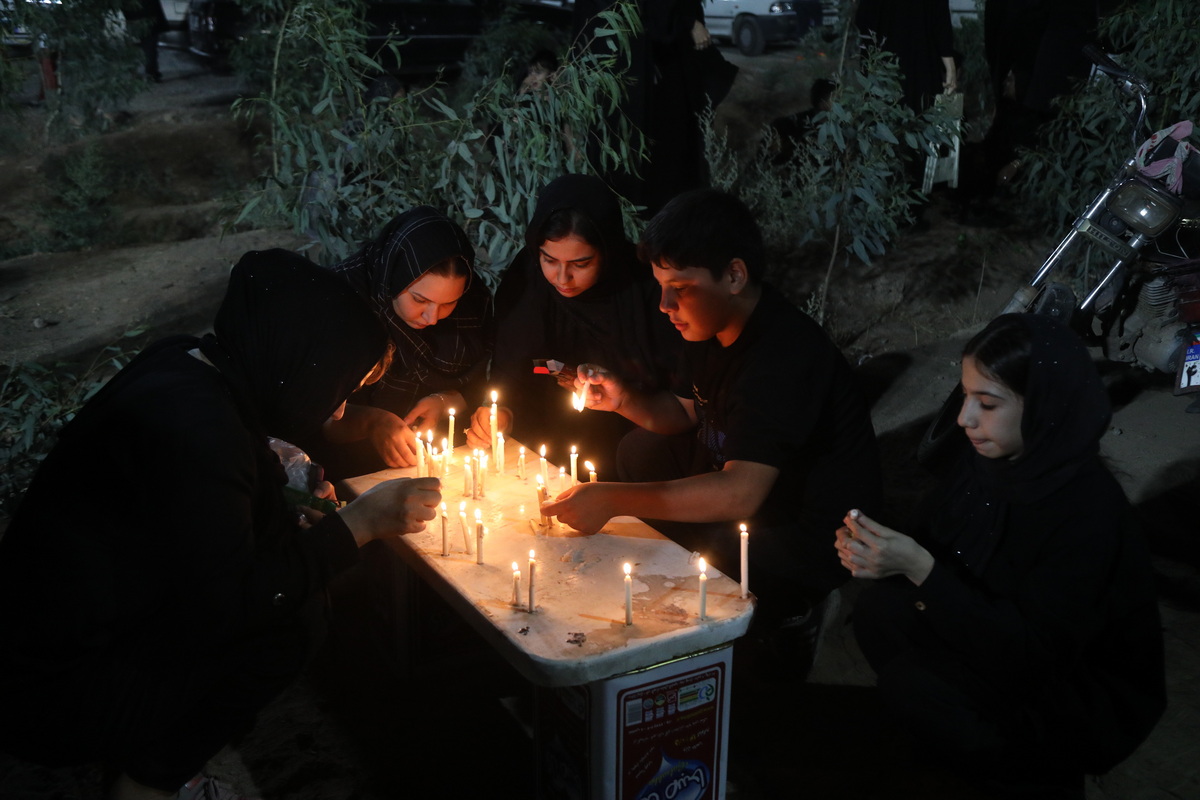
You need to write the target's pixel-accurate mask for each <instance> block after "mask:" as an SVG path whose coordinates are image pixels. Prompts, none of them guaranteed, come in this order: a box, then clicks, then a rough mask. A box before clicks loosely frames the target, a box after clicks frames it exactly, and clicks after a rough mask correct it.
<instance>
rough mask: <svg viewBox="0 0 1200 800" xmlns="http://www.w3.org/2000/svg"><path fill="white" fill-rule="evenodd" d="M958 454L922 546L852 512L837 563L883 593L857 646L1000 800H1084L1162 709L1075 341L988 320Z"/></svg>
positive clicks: (1010, 321)
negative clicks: (1088, 777)
mask: <svg viewBox="0 0 1200 800" xmlns="http://www.w3.org/2000/svg"><path fill="white" fill-rule="evenodd" d="M962 385H963V390H964V399H963V406H962V410H961V412H960V413H959V417H958V424H959V425H960V426H961V427H962V428H963V429H964V431H965V432H966V441H965V442H964V444H969V445H970V449H969V450H965V452H964V453H963V455H962V460H961V461H960V462H959V463H958V469H957V470H956V471H955V473H954V476H955V477H954V478H953V479H952V480H951V481H949V482H948V483H947V484H946V486H945V487H944V488H943V489H942V491H941V492H940V493H939V494H937V495H936V496H935V497H934V499H933V502H932V503H931V504H930V513H929V523H928V524H927V525H926V526H924V527H923V528H922V529H921V530H920V531H919V532H918V533H917V535H916V536H915V537H908V536H905V535H904V534H901V533H898V532H896V531H894V530H891V529H890V528H887V527H885V526H883V525H880V524H879V523H877V522H875V521H874V520H872V519H869V518H868V517H867V516H866V515H864V514H861V513H859V512H857V511H851V512H850V514H849V516H847V517H846V527H844V528H841V529H840V530H839V531H838V532H837V549H838V552H839V555H840V556H841V559H842V563H843V564H844V565H845V566H846V568H847V569H849V570H850V572H851V573H852V574H853V575H854V576H855V577H859V578H869V579H881V580H879V581H878V583H876V584H875V585H873V586H871V587H870V588H869V589H868V590H867V591H866V592H864V593H863V595H862V596H861V597H860V598H859V600H858V603H857V604H856V606H855V609H854V626H855V633H856V635H857V637H858V641H859V644H860V645H861V647H862V651H863V653H864V655H866V657H867V660H868V661H869V662H870V663H871V666H872V668H873V669H874V670H875V671H876V673H877V674H878V686H879V691H880V693H881V694H882V695H883V697H884V699H885V700H886V701H887V702H888V703H889V705H891V706H893V708H894V709H895V710H896V711H897V713H898V714H899V717H900V718H901V719H902V720H904V721H905V722H906V723H907V724H908V725H909V726H910V727H911V728H912V730H913V732H914V734H915V735H916V736H917V737H918V738H919V739H920V740H922V744H923V745H925V746H932V747H933V748H934V749H936V750H939V751H941V752H943V753H946V754H948V755H949V756H951V757H952V759H953V763H954V764H956V765H957V766H959V767H963V768H965V769H967V770H968V771H970V772H971V773H973V776H974V777H976V778H977V779H979V780H980V781H981V782H983V783H984V784H985V785H986V786H988V787H990V788H992V789H993V790H996V791H997V793H998V794H999V795H1000V796H1003V797H1076V798H1083V796H1084V783H1083V776H1084V774H1085V773H1095V774H1098V773H1103V772H1106V771H1107V770H1109V769H1111V768H1112V767H1113V766H1115V765H1116V764H1118V763H1119V762H1120V761H1121V760H1123V759H1124V758H1125V757H1126V756H1128V755H1129V754H1130V753H1132V752H1133V750H1134V749H1135V748H1136V747H1137V746H1138V745H1139V744H1140V743H1141V742H1142V741H1143V740H1144V739H1145V737H1146V736H1147V735H1148V734H1149V733H1150V731H1151V729H1152V728H1153V727H1154V724H1155V722H1157V720H1158V718H1159V716H1160V715H1161V714H1162V711H1163V708H1164V707H1165V704H1166V695H1165V679H1164V667H1163V641H1162V632H1161V628H1160V623H1159V617H1158V606H1157V602H1156V592H1155V587H1154V581H1153V575H1152V572H1151V568H1150V563H1149V556H1148V554H1147V552H1146V550H1145V548H1144V545H1143V543H1142V541H1141V539H1140V536H1139V535H1138V532H1137V530H1136V526H1135V525H1134V521H1133V515H1132V509H1131V508H1130V506H1129V503H1128V501H1127V500H1126V499H1125V495H1124V493H1123V492H1122V491H1121V487H1120V485H1119V484H1118V483H1117V481H1116V480H1115V479H1114V478H1113V476H1112V475H1111V474H1110V473H1109V471H1108V470H1107V469H1106V468H1105V466H1104V464H1103V463H1102V462H1101V460H1100V457H1099V442H1100V437H1101V436H1103V434H1104V432H1105V431H1106V430H1107V429H1108V424H1109V420H1110V416H1111V411H1110V407H1109V402H1108V397H1107V395H1106V394H1105V391H1104V387H1103V385H1102V384H1101V382H1100V378H1099V375H1098V374H1097V373H1096V369H1095V367H1094V366H1093V364H1092V362H1091V359H1090V358H1089V356H1088V353H1087V350H1086V349H1085V348H1084V346H1083V344H1082V342H1080V341H1079V339H1078V338H1077V337H1076V336H1075V335H1074V334H1073V333H1072V332H1071V331H1070V330H1069V329H1067V328H1066V327H1065V326H1063V325H1062V324H1060V323H1058V322H1057V321H1055V320H1052V319H1049V318H1046V317H1041V316H1037V315H1032V314H1012V315H1006V316H1002V317H999V318H997V319H996V320H994V321H993V322H992V323H991V324H989V325H988V326H987V328H985V329H984V330H983V331H982V332H981V333H980V334H978V335H977V336H976V337H975V338H973V339H972V340H971V341H970V342H968V343H967V346H966V349H965V351H964V355H963V365H962Z"/></svg>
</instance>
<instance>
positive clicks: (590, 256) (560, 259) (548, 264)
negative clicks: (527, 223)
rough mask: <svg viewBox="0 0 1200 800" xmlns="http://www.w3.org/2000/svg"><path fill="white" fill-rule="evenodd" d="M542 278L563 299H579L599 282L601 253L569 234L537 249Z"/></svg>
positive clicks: (574, 235)
mask: <svg viewBox="0 0 1200 800" xmlns="http://www.w3.org/2000/svg"><path fill="white" fill-rule="evenodd" d="M538 259H539V261H540V262H541V265H542V275H544V276H545V278H546V280H547V281H548V282H549V283H550V285H551V286H553V287H554V288H555V289H557V290H558V293H559V294H561V295H562V296H563V297H576V296H578V295H581V294H583V293H584V292H586V291H587V290H588V289H590V288H592V287H593V286H595V285H596V281H598V280H600V270H601V268H602V267H603V264H601V263H600V262H601V259H600V253H599V252H598V251H597V250H596V248H594V247H592V246H591V245H590V244H588V243H587V240H585V239H583V238H582V237H580V236H578V235H576V234H574V233H569V234H567V235H566V236H564V237H563V238H561V239H556V240H550V239H547V240H546V241H544V242H542V246H541V247H540V248H538Z"/></svg>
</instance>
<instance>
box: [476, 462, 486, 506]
mask: <svg viewBox="0 0 1200 800" xmlns="http://www.w3.org/2000/svg"><path fill="white" fill-rule="evenodd" d="M475 463H476V465H478V467H479V468H478V469H476V470H475V499H476V500H482V499H483V493H484V491H485V490H486V486H485V482H486V481H487V465H488V457H487V453H484V452H482V451H481V452H480V453H479V457H478V458H477V459H475Z"/></svg>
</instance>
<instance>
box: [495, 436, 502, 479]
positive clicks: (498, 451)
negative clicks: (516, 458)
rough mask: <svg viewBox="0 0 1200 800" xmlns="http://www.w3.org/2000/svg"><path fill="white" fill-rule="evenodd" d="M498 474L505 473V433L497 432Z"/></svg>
mask: <svg viewBox="0 0 1200 800" xmlns="http://www.w3.org/2000/svg"><path fill="white" fill-rule="evenodd" d="M495 455H496V474H497V475H503V474H504V434H503V433H497V434H496V453H495Z"/></svg>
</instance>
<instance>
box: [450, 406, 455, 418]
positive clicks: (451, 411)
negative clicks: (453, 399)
mask: <svg viewBox="0 0 1200 800" xmlns="http://www.w3.org/2000/svg"><path fill="white" fill-rule="evenodd" d="M450 416H452V417H453V416H454V409H453V408H452V409H450Z"/></svg>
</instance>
